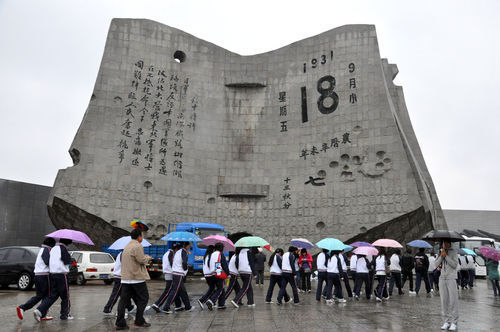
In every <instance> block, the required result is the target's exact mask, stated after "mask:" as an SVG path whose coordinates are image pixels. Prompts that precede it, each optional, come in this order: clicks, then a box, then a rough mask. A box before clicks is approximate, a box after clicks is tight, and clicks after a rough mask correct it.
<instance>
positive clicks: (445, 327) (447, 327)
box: [441, 323, 450, 330]
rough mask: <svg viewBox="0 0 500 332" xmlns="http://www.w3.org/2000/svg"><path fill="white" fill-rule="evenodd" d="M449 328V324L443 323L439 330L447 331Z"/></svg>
mask: <svg viewBox="0 0 500 332" xmlns="http://www.w3.org/2000/svg"><path fill="white" fill-rule="evenodd" d="M449 328H450V324H449V323H444V324H443V326H441V330H447V329H449Z"/></svg>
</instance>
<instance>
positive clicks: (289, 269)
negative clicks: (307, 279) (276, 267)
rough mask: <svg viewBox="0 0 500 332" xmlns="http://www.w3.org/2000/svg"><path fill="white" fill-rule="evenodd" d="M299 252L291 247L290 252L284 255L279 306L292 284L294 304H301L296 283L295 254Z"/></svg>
mask: <svg viewBox="0 0 500 332" xmlns="http://www.w3.org/2000/svg"><path fill="white" fill-rule="evenodd" d="M297 251H298V249H297V248H296V247H294V246H290V247H289V248H288V252H286V253H284V254H283V261H282V265H281V266H282V273H281V287H280V292H279V294H278V305H281V304H282V302H281V301H282V300H283V297H284V296H285V293H286V286H287V285H288V284H290V287H292V293H293V303H294V304H299V302H300V300H299V292H298V289H297V285H296V283H295V274H296V271H295V260H296V258H295V253H296V252H297Z"/></svg>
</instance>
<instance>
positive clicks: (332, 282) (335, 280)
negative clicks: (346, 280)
mask: <svg viewBox="0 0 500 332" xmlns="http://www.w3.org/2000/svg"><path fill="white" fill-rule="evenodd" d="M333 287H335V291H334V294H335V296H336V297H338V298H339V299H342V298H344V297H343V296H342V285H341V284H340V275H339V274H338V273H330V272H328V282H327V283H326V299H327V300H331V299H332V290H333Z"/></svg>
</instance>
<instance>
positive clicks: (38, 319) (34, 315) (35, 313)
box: [33, 309, 42, 322]
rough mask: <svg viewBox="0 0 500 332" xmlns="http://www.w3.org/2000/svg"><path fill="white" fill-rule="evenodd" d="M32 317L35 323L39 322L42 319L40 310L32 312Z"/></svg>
mask: <svg viewBox="0 0 500 332" xmlns="http://www.w3.org/2000/svg"><path fill="white" fill-rule="evenodd" d="M33 317H35V319H36V321H37V322H39V321H40V320H41V319H42V313H41V312H40V310H38V309H35V310H33Z"/></svg>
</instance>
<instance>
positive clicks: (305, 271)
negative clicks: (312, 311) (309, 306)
mask: <svg viewBox="0 0 500 332" xmlns="http://www.w3.org/2000/svg"><path fill="white" fill-rule="evenodd" d="M312 261H313V259H312V256H311V254H310V253H308V252H307V250H306V249H304V248H302V250H301V251H300V256H299V267H300V274H301V281H302V285H301V286H302V287H301V289H302V291H303V292H304V293H305V292H308V293H310V292H311V273H312Z"/></svg>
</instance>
